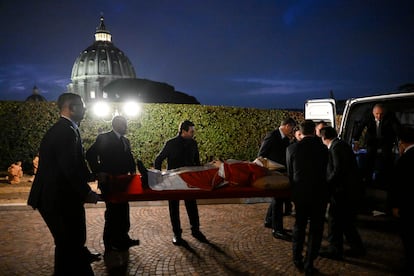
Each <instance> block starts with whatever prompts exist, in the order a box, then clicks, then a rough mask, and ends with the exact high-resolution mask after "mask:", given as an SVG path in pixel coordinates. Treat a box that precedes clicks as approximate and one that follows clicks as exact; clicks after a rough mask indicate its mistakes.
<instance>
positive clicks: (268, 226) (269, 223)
mask: <svg viewBox="0 0 414 276" xmlns="http://www.w3.org/2000/svg"><path fill="white" fill-rule="evenodd" d="M264 227H266V228H273V227H272V223H271V222H268V221H265V222H264Z"/></svg>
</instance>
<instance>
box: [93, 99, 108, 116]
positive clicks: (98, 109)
mask: <svg viewBox="0 0 414 276" xmlns="http://www.w3.org/2000/svg"><path fill="white" fill-rule="evenodd" d="M110 111H111V108H110V107H109V104H107V103H105V102H97V103H95V104H94V106H93V113H94V114H95V115H96V116H98V117H107V116H108V115H109V114H110Z"/></svg>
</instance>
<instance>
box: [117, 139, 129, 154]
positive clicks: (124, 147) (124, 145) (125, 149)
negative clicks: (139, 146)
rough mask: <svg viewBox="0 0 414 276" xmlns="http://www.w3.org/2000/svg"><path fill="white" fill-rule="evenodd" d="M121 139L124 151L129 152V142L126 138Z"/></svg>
mask: <svg viewBox="0 0 414 276" xmlns="http://www.w3.org/2000/svg"><path fill="white" fill-rule="evenodd" d="M119 139H120V140H121V144H122V148H123V149H124V151H127V149H128V145H127V142H126V140H125V137H124V136H121V137H119Z"/></svg>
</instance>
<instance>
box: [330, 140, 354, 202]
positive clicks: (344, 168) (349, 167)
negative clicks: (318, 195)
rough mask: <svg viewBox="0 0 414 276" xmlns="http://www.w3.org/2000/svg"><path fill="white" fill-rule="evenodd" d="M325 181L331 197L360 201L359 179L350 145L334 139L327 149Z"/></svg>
mask: <svg viewBox="0 0 414 276" xmlns="http://www.w3.org/2000/svg"><path fill="white" fill-rule="evenodd" d="M327 181H328V184H329V187H330V190H331V192H332V195H333V196H334V197H335V196H341V197H345V198H346V199H347V200H359V199H361V198H360V196H361V191H362V190H361V189H362V188H361V187H362V183H361V177H360V174H359V170H358V165H357V161H356V157H355V154H354V152H353V150H352V147H351V145H349V144H348V143H347V142H345V141H343V140H340V139H339V138H335V139H334V140H333V141H332V144H331V147H330V148H329V159H328V168H327Z"/></svg>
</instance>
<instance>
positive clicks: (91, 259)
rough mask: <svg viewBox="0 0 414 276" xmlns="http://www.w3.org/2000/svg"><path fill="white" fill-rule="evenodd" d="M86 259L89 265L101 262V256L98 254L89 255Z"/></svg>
mask: <svg viewBox="0 0 414 276" xmlns="http://www.w3.org/2000/svg"><path fill="white" fill-rule="evenodd" d="M87 258H88V261H89V263H93V262H98V261H100V260H101V254H100V253H89V254H88V257H87Z"/></svg>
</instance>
